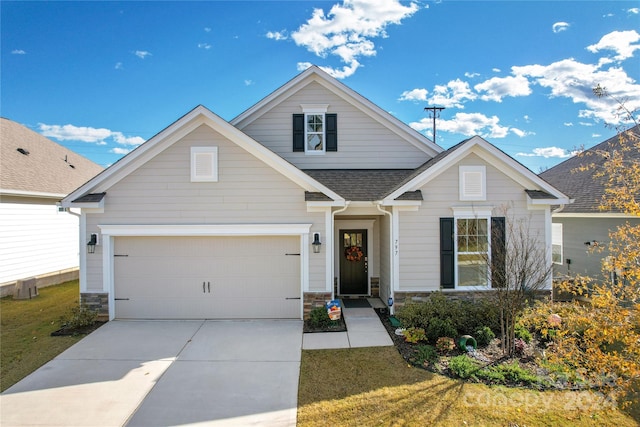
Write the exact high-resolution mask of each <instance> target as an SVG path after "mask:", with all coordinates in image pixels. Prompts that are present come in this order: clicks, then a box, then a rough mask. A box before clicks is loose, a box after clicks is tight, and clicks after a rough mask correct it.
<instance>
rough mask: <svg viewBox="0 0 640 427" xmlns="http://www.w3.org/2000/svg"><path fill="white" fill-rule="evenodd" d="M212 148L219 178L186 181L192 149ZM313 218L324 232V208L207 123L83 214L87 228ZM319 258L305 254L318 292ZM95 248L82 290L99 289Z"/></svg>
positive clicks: (99, 271)
mask: <svg viewBox="0 0 640 427" xmlns="http://www.w3.org/2000/svg"><path fill="white" fill-rule="evenodd" d="M192 146H217V147H218V162H219V163H218V182H190V171H189V165H190V148H191V147H192ZM243 223H244V224H269V223H280V224H291V223H313V224H314V225H313V227H312V229H311V232H312V233H313V232H320V233H321V234H322V235H324V234H325V230H324V214H323V213H308V212H307V207H306V202H305V200H304V189H303V188H302V187H300V186H298V185H297V184H295V183H293V182H292V181H290V180H289V179H288V178H286V177H284V176H283V175H282V174H280V173H278V172H276V171H275V170H273V169H272V168H271V167H269V166H267V165H265V164H264V163H263V162H261V161H260V160H258V159H256V158H255V157H253V156H252V155H250V154H249V153H247V152H246V151H245V150H243V149H242V148H239V147H238V146H237V145H235V144H234V143H232V142H230V141H228V140H226V139H225V138H224V137H222V136H221V135H219V134H218V133H216V132H214V131H213V130H211V129H210V128H209V127H207V126H201V127H199V128H198V129H196V130H195V131H194V132H192V133H190V134H189V135H187V136H185V137H184V138H183V139H182V140H180V141H178V142H176V143H175V144H173V145H172V146H171V147H169V148H168V149H166V150H165V151H164V152H162V153H160V154H159V155H157V156H156V157H155V158H153V159H151V160H150V161H148V162H147V163H146V164H144V165H142V166H141V167H140V168H139V169H138V170H136V171H134V172H133V173H131V174H130V175H129V176H127V177H126V178H125V179H123V180H122V181H120V182H118V183H117V184H115V185H114V186H113V187H112V188H109V189H107V196H106V200H105V209H104V213H102V214H88V215H87V234H89V233H99V229H98V227H97V225H98V224H243ZM324 259H325V257H324V256H314V255H313V254H311V256H310V260H309V271H310V273H311V274H310V280H309V289H310V290H312V291H316V290H317V291H324V290H325V287H326V285H325V284H326V280H325V261H324ZM101 260H102V255H101V247H100V246H98V247H97V248H96V254H94V255H87V267H88V270H87V286H88V291H94V292H95V291H100V290H102V267H101Z"/></svg>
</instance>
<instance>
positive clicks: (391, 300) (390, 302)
mask: <svg viewBox="0 0 640 427" xmlns="http://www.w3.org/2000/svg"><path fill="white" fill-rule="evenodd" d="M387 305H388V306H389V307H393V298H391V297H389V298H388V299H387Z"/></svg>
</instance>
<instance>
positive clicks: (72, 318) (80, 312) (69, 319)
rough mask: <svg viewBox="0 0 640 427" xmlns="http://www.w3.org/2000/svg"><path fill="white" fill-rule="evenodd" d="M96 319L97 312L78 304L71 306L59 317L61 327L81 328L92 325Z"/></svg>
mask: <svg viewBox="0 0 640 427" xmlns="http://www.w3.org/2000/svg"><path fill="white" fill-rule="evenodd" d="M97 319H98V313H96V312H95V311H93V310H91V309H90V308H88V307H87V306H86V305H82V304H79V305H77V306H75V307H73V308H72V309H71V310H70V311H69V314H68V315H65V316H62V317H60V323H61V324H62V327H63V328H67V329H82V328H86V327H88V326H91V325H93V324H94V323H95V322H96V320H97Z"/></svg>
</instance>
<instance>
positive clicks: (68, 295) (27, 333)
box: [0, 280, 82, 391]
mask: <svg viewBox="0 0 640 427" xmlns="http://www.w3.org/2000/svg"><path fill="white" fill-rule="evenodd" d="M39 293H40V295H38V296H37V297H35V298H33V299H27V300H14V299H13V297H5V298H2V299H0V325H1V326H0V391H4V390H6V389H7V388H9V387H11V386H12V385H13V384H15V383H17V382H18V381H20V380H21V379H22V378H24V377H26V376H27V375H29V374H30V373H31V372H33V371H35V370H36V369H38V368H39V367H40V366H42V365H44V364H45V363H47V362H48V361H50V360H51V359H53V358H54V357H56V356H57V355H58V354H60V353H62V352H63V351H64V350H66V349H67V348H69V347H71V346H72V345H73V344H75V343H76V342H78V341H79V340H80V339H81V338H82V336H75V337H74V336H66V337H52V336H50V334H51V332H53V331H55V330H57V329H60V321H59V320H60V317H61V316H65V315H68V314H69V312H70V310H71V308H72V307H74V306H77V305H78V299H79V289H78V281H77V280H75V281H71V282H66V283H63V284H61V285H57V286H50V287H47V288H42V289H39Z"/></svg>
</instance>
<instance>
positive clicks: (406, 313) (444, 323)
mask: <svg viewBox="0 0 640 427" xmlns="http://www.w3.org/2000/svg"><path fill="white" fill-rule="evenodd" d="M396 317H397V318H398V319H399V320H400V321H401V322H402V324H403V325H404V326H405V327H407V328H410V327H415V328H422V329H424V330H425V332H426V334H427V340H428V341H429V342H431V343H435V341H436V340H437V339H438V338H439V337H444V336H450V337H456V336H458V335H464V334H470V333H472V332H473V331H475V330H476V329H478V328H481V327H483V326H486V327H488V328H489V329H491V330H492V331H493V332H495V331H498V330H499V315H498V310H497V307H496V305H495V304H493V303H492V302H491V301H490V300H488V299H481V300H479V301H475V302H471V301H459V300H451V299H448V298H447V297H446V296H445V295H444V294H443V293H442V292H434V293H433V294H431V296H430V297H429V299H428V300H427V301H424V302H420V303H415V302H411V303H408V304H406V305H405V306H404V307H402V308H401V309H399V310H398V312H397V313H396Z"/></svg>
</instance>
